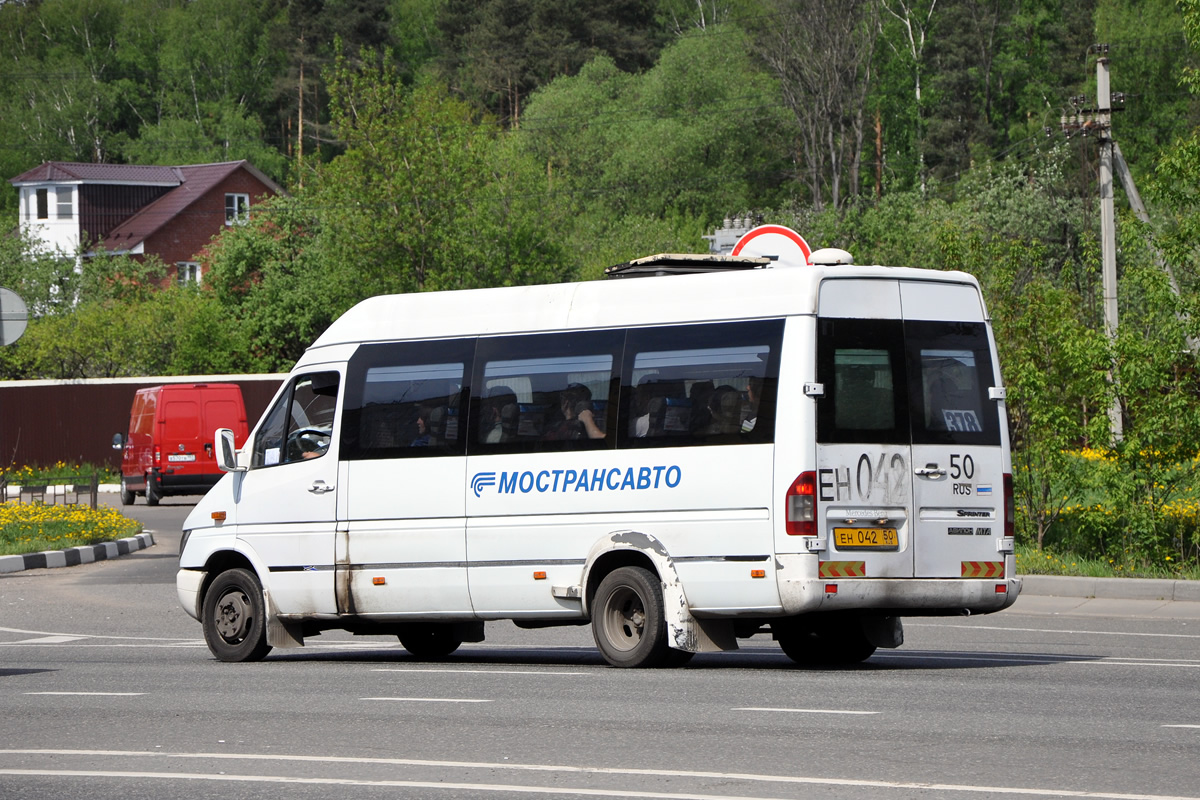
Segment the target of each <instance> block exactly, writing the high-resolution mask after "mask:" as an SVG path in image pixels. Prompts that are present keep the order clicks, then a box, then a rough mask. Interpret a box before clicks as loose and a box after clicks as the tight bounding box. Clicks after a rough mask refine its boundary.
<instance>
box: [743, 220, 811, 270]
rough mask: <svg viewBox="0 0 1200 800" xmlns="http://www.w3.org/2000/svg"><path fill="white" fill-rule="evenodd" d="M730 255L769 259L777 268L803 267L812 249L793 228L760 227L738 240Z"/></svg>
mask: <svg viewBox="0 0 1200 800" xmlns="http://www.w3.org/2000/svg"><path fill="white" fill-rule="evenodd" d="M730 255H735V256H758V257H761V258H769V259H771V260H772V261H774V262H775V266H777V267H803V266H806V265H807V264H808V257H809V256H810V255H812V248H811V247H809V246H808V242H806V241H804V237H803V236H801V235H800V234H798V233H796V232H795V231H794V230H792V229H791V228H785V227H784V226H782V225H759V226H758V227H757V228H754V229H753V230H749V231H747V232H746V233H744V234H743V235H742V238H740V239H738V240H737V244H735V245H734V246H733V252H732V253H731V254H730Z"/></svg>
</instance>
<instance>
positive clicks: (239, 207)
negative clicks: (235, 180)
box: [225, 194, 250, 225]
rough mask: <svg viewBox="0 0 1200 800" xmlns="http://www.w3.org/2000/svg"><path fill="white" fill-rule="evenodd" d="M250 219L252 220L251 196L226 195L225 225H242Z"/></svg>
mask: <svg viewBox="0 0 1200 800" xmlns="http://www.w3.org/2000/svg"><path fill="white" fill-rule="evenodd" d="M248 219H250V195H248V194H227V195H225V224H226V225H233V224H234V223H238V224H241V223H244V222H245V221H246V220H248Z"/></svg>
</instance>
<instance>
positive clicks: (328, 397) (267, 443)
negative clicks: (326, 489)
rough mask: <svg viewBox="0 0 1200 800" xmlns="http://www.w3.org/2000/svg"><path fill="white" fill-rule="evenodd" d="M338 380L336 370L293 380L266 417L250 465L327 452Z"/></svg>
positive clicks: (274, 462) (306, 457) (280, 462)
mask: <svg viewBox="0 0 1200 800" xmlns="http://www.w3.org/2000/svg"><path fill="white" fill-rule="evenodd" d="M338 383H339V376H338V374H337V373H336V372H317V373H313V374H311V375H301V376H299V377H297V378H296V379H295V380H293V381H292V383H291V385H289V386H288V388H287V390H285V391H284V393H283V394H281V395H280V396H279V399H278V400H277V401H276V402H275V405H274V406H272V407H271V410H270V411H268V412H267V416H266V417H265V419H264V420H263V424H262V426H261V428H260V430H259V432H258V436H257V437H256V438H255V440H254V449H253V451H252V453H251V458H250V467H251V468H252V469H254V468H258V467H273V466H276V465H278V464H288V463H291V462H295V461H302V460H307V459H311V458H320V457H321V456H323V455H325V453H326V452H327V451H328V450H329V442H330V438H331V436H332V434H333V418H334V414H335V413H336V411H337V392H338Z"/></svg>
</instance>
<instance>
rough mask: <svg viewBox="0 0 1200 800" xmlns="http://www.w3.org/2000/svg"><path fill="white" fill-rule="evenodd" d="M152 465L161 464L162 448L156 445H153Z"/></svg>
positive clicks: (159, 465)
mask: <svg viewBox="0 0 1200 800" xmlns="http://www.w3.org/2000/svg"><path fill="white" fill-rule="evenodd" d="M154 466H156V467H161V466H162V448H161V447H159V446H158V445H154Z"/></svg>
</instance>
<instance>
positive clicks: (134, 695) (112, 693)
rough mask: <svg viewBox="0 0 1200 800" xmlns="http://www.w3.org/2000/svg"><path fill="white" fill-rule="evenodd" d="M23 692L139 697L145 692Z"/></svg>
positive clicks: (75, 695) (72, 695)
mask: <svg viewBox="0 0 1200 800" xmlns="http://www.w3.org/2000/svg"><path fill="white" fill-rule="evenodd" d="M25 694H56V695H68V696H70V697H140V696H141V695H144V694H145V692H25Z"/></svg>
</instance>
